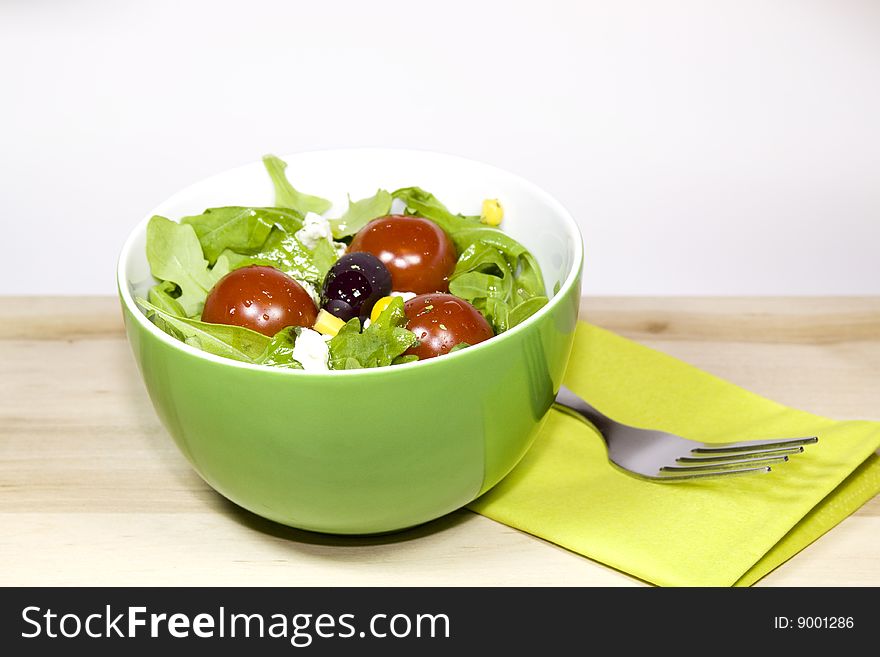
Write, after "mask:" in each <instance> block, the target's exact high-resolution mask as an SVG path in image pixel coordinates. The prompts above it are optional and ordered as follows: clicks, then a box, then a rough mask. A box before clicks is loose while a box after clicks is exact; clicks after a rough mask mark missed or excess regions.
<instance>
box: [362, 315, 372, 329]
mask: <svg viewBox="0 0 880 657" xmlns="http://www.w3.org/2000/svg"><path fill="white" fill-rule="evenodd" d="M372 323H373V322H372V320H371V319H370V318H369V317H367V318H366V319H365V320H364V328H365V329H367V328H370V324H372Z"/></svg>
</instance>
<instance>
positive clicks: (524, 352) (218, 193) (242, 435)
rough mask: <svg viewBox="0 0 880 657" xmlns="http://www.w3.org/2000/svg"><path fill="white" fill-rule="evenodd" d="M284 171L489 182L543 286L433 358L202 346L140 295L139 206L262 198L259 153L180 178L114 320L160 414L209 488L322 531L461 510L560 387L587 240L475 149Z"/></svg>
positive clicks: (303, 158)
mask: <svg viewBox="0 0 880 657" xmlns="http://www.w3.org/2000/svg"><path fill="white" fill-rule="evenodd" d="M283 159H285V160H286V161H287V162H288V168H287V173H288V176H289V177H290V179H291V180H292V181H294V183H295V185H296V186H297V188H299V189H302V190H306V191H308V192H309V193H312V194H319V195H321V196H324V197H326V198H329V199H331V200H334V202H336V203H337V204H338V205H337V208H339V207H343V208H344V207H345V199H346V197H345V195H346V193H350V194H351V196H352V198H363V197H365V196H369V195H372V194H374V193H375V191H376V189H377V188H380V187H381V188H384V189H396V188H398V187H405V186H411V185H418V186H421V187H423V188H425V189H428V190H430V191H432V192H433V193H434V194H436V195H437V197H438V198H440V199H441V200H442V201H443V202H445V203H446V204H447V205H449V207H450V208H453V209H454V210H457V211H469V212H471V211H479V207H480V203H481V202H482V199H484V198H499V199H500V200H501V202H502V204H503V206H504V209H505V218H504V223H503V225H502V226H503V228H504V230H505V231H506V232H508V233H509V234H510V235H511V236H513V237H514V238H516V239H518V240H519V241H520V242H522V243H523V244H524V245H525V246H526V247H527V248H528V249H529V250H531V251H532V253H533V254H534V255H535V257H536V258H537V259H538V261H539V262H540V264H541V267H542V269H543V272H544V277H545V279H546V283H547V287H548V292H549V293H552V290H553V289H554V287H556V288H557V289H558V292H557V293H556V294H555V295H553V297H552V299H551V301H550V303H549V304H548V305H547V306H545V307H544V308H543V309H542V310H541V311H539V312H538V313H536V314H535V315H534V316H532V317H531V318H529V319H528V320H527V321H525V322H523V323H522V324H521V325H519V326H517V327H515V328H514V329H512V330H510V331H508V332H507V333H504V334H502V335H500V336H497V337H495V338H493V339H491V340H488V341H486V342H484V343H482V344H479V345H475V346H473V347H471V348H469V349H465V350H462V351H460V352H456V353H454V354H450V355H447V356H443V357H440V358H435V359H432V360H428V361H424V362H417V363H411V364H407V365H399V366H395V367H387V368H378V369H370V370H349V371H339V372H327V373H314V372H304V371H298V370H285V369H274V368H271V367H264V366H257V365H248V364H243V363H239V362H235V361H232V360H227V359H224V358H219V357H216V356H212V355H210V354H207V353H204V352H202V351H199V350H197V349H194V348H192V347H189V346H188V345H186V344H184V343H182V342H179V341H177V340H175V339H173V338H172V337H170V336H168V335H166V334H165V333H163V332H162V331H160V330H159V329H157V328H156V327H155V326H154V325H153V324H152V323H151V322H150V321H149V320H148V319H147V318H146V317H145V316H144V315H143V314H142V313H141V312H140V310H139V309H138V308H137V307H136V306H135V303H134V297H135V296H137V295H144V296H145V294H144V293H145V291H146V290H147V289H148V288H149V286H151V285H153V284H154V283H155V281H154V279H153V278H152V277H151V276H150V271H149V267H148V265H147V260H146V255H145V251H144V249H145V243H146V238H145V235H146V226H147V220H148V219H149V217H150V216H152V215H153V214H161V215H164V216H167V217H170V218H172V219H175V220H177V219H179V218H180V217H181V216H184V215H187V214H196V213H199V212H201V211H202V210H203V209H204V208H207V207H213V206H222V205H249V204H252V205H263V206H265V205H271V204H272V199H273V189H272V185H271V183H270V181H269V177H268V176H267V175H266V173H265V170H264V169H263V166H262V164H261V163H260V162H256V163H254V164H250V165H247V166H244V167H240V168H238V169H234V170H232V171H228V172H226V173H223V174H220V175H218V176H214V177H213V178H209V179H207V180H204V181H202V182H200V183H197V184H195V185H193V186H192V187H189V188H187V189H185V190H184V191H182V192H180V193H179V194H176V195H175V196H173V197H172V198H170V199H169V200H167V201H166V202H165V203H162V204H161V205H160V206H159V207H157V208H156V209H155V210H153V211H152V212H150V213H149V215H148V216H147V217H145V218H144V220H143V221H142V222H141V223H140V224H139V225H138V226H137V227H136V228H135V229H134V231H133V232H132V233H131V235H130V237H129V238H128V240H127V241H126V243H125V246H124V247H123V250H122V254H121V256H120V259H119V267H118V274H117V278H118V286H119V296H120V299H121V301H122V309H123V313H124V316H125V326H126V331H127V333H128V339H129V341H130V343H131V347H132V350H133V352H134V355H135V358H136V360H137V363H138V366H139V367H140V371H141V374H142V375H143V378H144V383H145V384H146V387H147V390H148V391H149V394H150V398H151V399H152V401H153V405H154V407H155V408H156V413H157V414H158V415H159V418H160V419H161V421H162V423H163V424H164V425H165V427H166V428H167V429H168V432H169V433H170V434H171V436H172V437H173V438H174V440H175V442H176V443H177V445H178V447H179V448H180V450H181V452H183V454H184V455H185V456H186V458H187V459H189V461H190V463H191V464H192V466H193V467H194V468H195V470H196V471H197V472H198V473H199V475H201V476H202V478H203V479H204V480H205V481H206V482H208V484H210V485H211V486H212V487H213V488H214V489H215V490H217V491H218V492H219V493H221V494H222V495H224V496H226V497H227V498H229V499H230V500H232V501H233V502H235V503H236V504H238V505H240V506H242V507H244V508H245V509H248V510H250V511H252V512H254V513H256V514H259V515H261V516H264V517H266V518H269V519H270V520H274V521H277V522H280V523H283V524H285V525H290V526H293V527H299V528H302V529H309V530H314V531H319V532H331V533H338V534H367V533H378V532H387V531H393V530H398V529H403V528H405V527H410V526H412V525H416V524H419V523H423V522H426V521H428V520H431V519H433V518H437V517H439V516H442V515H444V514H446V513H448V512H450V511H452V510H454V509H457V508H459V507H461V506H463V505H465V504H467V503H468V502H470V501H471V500H473V499H474V498H476V497H477V496H479V495H480V494H482V493H483V492H485V491H487V490H488V489H490V488H491V487H492V486H494V485H495V484H496V483H498V481H500V480H501V479H502V478H503V477H504V476H505V475H506V474H507V473H508V472H510V470H511V469H512V468H513V467H514V466H515V465H516V464H517V462H518V461H519V460H520V458H522V456H523V454H524V453H525V452H526V450H527V449H528V448H529V446H530V444H531V442H532V440H533V439H534V437H535V434H536V433H537V432H538V429H539V428H540V426H541V424H542V421H543V419H544V417H545V415H546V413H547V411H548V409H549V408H550V404H551V402H552V400H553V396H554V392H555V391H556V390H557V389H558V388H559V385H560V382H561V380H562V375H563V373H564V371H565V365H566V361H567V359H568V355H569V351H570V349H571V342H572V337H573V333H574V328H575V322H576V319H577V313H578V303H579V300H580V276H581V266H582V261H583V252H582V251H583V247H582V241H581V236H580V233H579V232H578V228H577V225H576V224H575V222H574V220H573V219H572V217H571V216H570V215H569V213H568V212H567V211H566V210H565V209H564V208H563V207H562V205H560V204H559V203H558V202H557V201H556V200H554V199H553V198H552V197H550V196H549V195H548V194H547V193H545V192H544V191H542V190H540V189H539V188H537V187H536V186H535V185H533V184H531V183H529V182H527V181H525V180H523V179H521V178H518V177H517V176H514V175H512V174H510V173H507V172H505V171H502V170H500V169H496V168H494V167H491V166H488V165H485V164H481V163H478V162H473V161H470V160H466V159H462V158H458V157H453V156H449V155H441V154H436V153H428V152H417V151H403V150H378V149H359V150H338V151H321V152H313V153H301V154H295V155H288V156H285V157H284V158H283Z"/></svg>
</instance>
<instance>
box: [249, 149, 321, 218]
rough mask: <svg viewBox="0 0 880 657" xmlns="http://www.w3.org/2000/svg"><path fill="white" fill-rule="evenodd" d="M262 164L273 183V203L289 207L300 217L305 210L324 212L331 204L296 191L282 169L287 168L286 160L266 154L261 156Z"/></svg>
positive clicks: (317, 197)
mask: <svg viewBox="0 0 880 657" xmlns="http://www.w3.org/2000/svg"><path fill="white" fill-rule="evenodd" d="M263 165H264V166H265V167H266V171H268V172H269V177H270V178H272V183H273V184H274V185H275V205H277V206H279V207H282V208H290V209H292V210H295V211H296V212H298V213H300V215H301V216H302V217H304V216H305V215H306V213H307V212H314V213H316V214H324V213H325V212H327V210H329V209H330V207H331V206H332V205H333V204H332V203H331V202H330V201H328V200H327V199H325V198H321V197H320V196H311V195H310V194H303V193H302V192H298V191H297V190H295V189H294V188H293V185H291V184H290V181H289V180H288V179H287V175H286V174H285V173H284V170H285V169H286V168H287V162H285V161H284V160H282V159H280V158H277V157H275V156H274V155H266V156H264V157H263Z"/></svg>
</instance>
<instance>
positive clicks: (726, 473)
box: [652, 465, 770, 481]
mask: <svg viewBox="0 0 880 657" xmlns="http://www.w3.org/2000/svg"><path fill="white" fill-rule="evenodd" d="M766 472H770V466H769V465H767V466H762V467H760V468H743V469H741V470H715V471H714V472H692V473H687V474H674V475H664V474H661V475H660V476H657V477H652V479H654V480H655V481H687V480H689V479H708V478H710V477H714V478H720V477H732V476H734V475H746V474H757V473H760V474H763V473H766Z"/></svg>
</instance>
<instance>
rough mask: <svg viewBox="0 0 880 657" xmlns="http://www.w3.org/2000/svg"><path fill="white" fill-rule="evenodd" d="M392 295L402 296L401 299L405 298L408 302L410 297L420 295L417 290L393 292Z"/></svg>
mask: <svg viewBox="0 0 880 657" xmlns="http://www.w3.org/2000/svg"><path fill="white" fill-rule="evenodd" d="M391 296H392V297H400V298H401V299H403V302H404V303H406V302H407V301H409V300H410V299H412V298H414V297H417V296H419V295H418V294H416V293H415V292H392V293H391Z"/></svg>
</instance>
